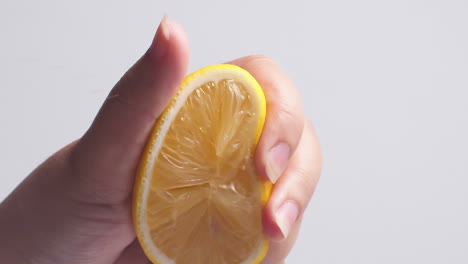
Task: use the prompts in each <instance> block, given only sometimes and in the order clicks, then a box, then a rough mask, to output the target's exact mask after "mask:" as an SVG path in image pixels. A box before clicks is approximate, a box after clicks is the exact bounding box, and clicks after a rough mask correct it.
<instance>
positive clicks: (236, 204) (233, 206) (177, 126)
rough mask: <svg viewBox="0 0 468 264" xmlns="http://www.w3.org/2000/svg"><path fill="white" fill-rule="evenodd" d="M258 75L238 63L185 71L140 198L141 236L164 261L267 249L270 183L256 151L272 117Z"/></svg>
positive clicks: (241, 255) (147, 160) (246, 258)
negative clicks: (266, 208)
mask: <svg viewBox="0 0 468 264" xmlns="http://www.w3.org/2000/svg"><path fill="white" fill-rule="evenodd" d="M265 113H266V103H265V96H264V94H263V92H262V89H261V87H260V85H259V84H258V83H257V81H256V80H255V79H254V78H253V77H252V76H251V75H250V74H249V73H248V72H247V71H245V70H243V69H241V68H239V67H237V66H234V65H227V64H223V65H213V66H208V67H206V68H203V69H201V70H199V71H196V72H195V73H193V74H191V75H189V76H188V77H186V79H185V80H184V81H183V83H182V85H181V87H180V88H179V90H178V92H177V94H176V96H175V97H174V98H173V100H172V101H171V103H170V104H169V106H168V107H167V108H166V110H165V111H164V113H163V114H162V115H161V117H160V118H159V120H158V121H157V123H156V125H155V128H154V130H153V132H152V134H151V137H150V140H149V142H148V145H147V147H146V150H145V151H144V153H143V156H142V160H141V163H140V168H139V171H138V175H137V179H136V182H135V191H134V197H133V220H134V225H135V229H136V234H137V237H138V239H139V241H140V244H141V246H142V248H143V250H144V251H145V253H146V255H147V256H148V258H149V259H150V260H151V261H152V262H153V263H158V264H188V263H190V264H235V263H239V264H251V263H259V262H260V261H261V260H262V259H263V258H264V256H265V254H266V251H267V248H268V241H267V239H266V238H265V236H264V234H263V231H262V209H263V207H264V205H265V203H266V201H267V199H268V197H269V195H270V192H271V187H272V186H271V183H270V182H268V181H266V180H263V179H261V178H259V177H258V175H257V174H256V172H255V167H254V161H253V158H254V152H255V148H256V145H257V143H258V140H259V137H260V134H261V132H262V128H263V124H264V122H265Z"/></svg>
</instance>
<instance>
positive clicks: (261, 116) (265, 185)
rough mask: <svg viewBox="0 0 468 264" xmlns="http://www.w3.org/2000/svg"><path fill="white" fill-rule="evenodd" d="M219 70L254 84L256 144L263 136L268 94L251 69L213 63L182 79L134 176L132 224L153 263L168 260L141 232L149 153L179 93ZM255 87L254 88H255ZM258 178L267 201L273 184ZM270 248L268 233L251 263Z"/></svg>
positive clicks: (150, 139)
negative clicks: (158, 257)
mask: <svg viewBox="0 0 468 264" xmlns="http://www.w3.org/2000/svg"><path fill="white" fill-rule="evenodd" d="M219 70H225V71H236V72H239V73H242V74H243V75H244V77H245V82H244V81H243V82H242V83H247V84H249V85H248V86H247V87H249V88H253V89H249V92H251V93H254V94H256V95H257V98H258V102H257V103H258V105H257V106H258V110H259V112H258V124H257V129H256V134H255V145H257V144H258V141H259V140H260V136H261V134H262V130H263V126H264V124H265V117H266V99H265V95H264V93H263V90H262V88H261V86H260V84H259V83H258V82H257V80H255V78H254V77H253V76H252V75H250V73H249V72H247V71H246V70H244V69H242V68H240V67H238V66H236V65H231V64H216V65H211V66H207V67H205V68H202V69H200V70H198V71H195V72H193V73H191V74H189V75H188V76H187V77H186V78H185V79H184V80H183V82H182V84H181V85H180V87H179V89H178V90H177V92H176V94H175V96H174V97H173V98H172V100H171V101H170V103H169V104H168V106H167V107H166V108H165V110H164V111H163V113H162V114H161V116H160V117H159V118H158V120H157V121H156V124H155V125H154V128H153V130H152V132H151V135H150V137H149V140H148V142H147V144H146V147H145V149H144V151H143V153H142V156H141V158H140V164H139V166H138V169H137V174H136V178H135V183H134V190H133V199H132V219H133V224H134V227H135V232H136V236H137V238H138V240H139V242H140V245H141V247H142V249H143V251H144V252H145V254H146V256H147V257H148V258H149V259H150V260H151V262H153V263H154V264H165V263H159V262H158V261H156V259H155V256H153V254H152V252H148V246H147V245H145V243H146V242H145V241H143V239H142V237H143V235H142V233H141V230H142V229H141V226H140V221H138V219H139V218H140V212H141V204H140V202H141V201H142V195H143V190H142V188H143V186H145V184H146V183H145V182H144V181H146V180H148V179H145V175H146V170H147V165H148V160H149V157H150V153H151V151H152V148H153V144H152V143H153V142H154V141H155V140H156V139H157V138H158V137H159V134H160V128H161V126H162V124H163V123H164V121H165V119H166V117H167V114H168V113H169V111H170V109H171V108H172V107H173V106H174V104H175V102H176V101H177V100H178V98H179V95H180V93H181V92H182V91H183V90H184V89H185V88H187V87H189V86H190V83H191V82H192V80H194V79H196V78H198V77H201V78H202V77H203V76H204V75H206V74H207V73H209V72H210V71H219ZM252 90H253V91H252ZM258 180H259V181H261V182H262V184H261V190H260V191H261V196H260V197H261V201H262V203H263V205H265V204H266V203H267V201H268V199H269V197H270V194H271V190H272V187H273V184H272V183H271V182H270V181H268V180H265V179H261V178H260V177H259V178H258ZM267 252H268V239H267V238H266V236H265V239H264V242H263V248H262V249H261V250H260V252H259V256H258V258H257V259H255V260H254V261H253V262H252V263H251V264H258V263H260V262H261V261H262V260H263V259H264V258H265V256H266V254H267Z"/></svg>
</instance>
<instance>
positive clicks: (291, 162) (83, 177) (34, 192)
mask: <svg viewBox="0 0 468 264" xmlns="http://www.w3.org/2000/svg"><path fill="white" fill-rule="evenodd" d="M188 57H189V52H188V42H187V38H186V35H185V33H184V32H183V29H182V27H181V26H180V25H178V24H176V23H175V22H173V21H169V20H165V19H164V20H163V21H162V22H161V25H160V26H159V28H158V31H157V32H156V35H155V38H154V40H153V43H152V44H151V46H150V48H149V49H148V51H147V52H146V53H145V54H144V55H143V56H142V58H141V59H140V60H139V61H138V62H137V63H136V64H135V65H134V66H133V67H132V68H131V69H130V70H129V71H128V72H127V73H126V74H125V75H124V76H123V77H122V79H121V80H120V81H119V82H118V83H117V84H116V86H115V87H114V88H113V89H112V91H111V92H110V94H109V96H108V98H107V99H106V101H105V102H104V104H103V106H102V108H101V110H100V111H99V113H98V115H97V117H96V119H95V120H94V122H93V124H92V125H91V127H90V128H89V130H88V131H87V132H86V134H85V135H84V136H83V137H82V138H81V139H79V140H77V141H75V142H73V143H71V144H70V145H68V146H66V147H65V148H63V149H62V150H60V151H58V152H57V153H56V154H54V155H53V156H52V157H50V158H49V159H48V160H47V161H45V162H44V163H43V164H42V165H41V166H39V167H38V168H37V169H36V170H34V171H33V172H32V173H31V175H29V176H28V177H27V178H26V179H25V180H24V182H22V183H21V184H20V185H19V186H18V187H17V188H16V190H15V191H14V192H13V193H11V194H10V196H8V197H7V198H6V199H5V200H4V201H3V202H2V203H1V204H0V245H1V246H0V256H2V257H1V258H2V263H3V262H4V263H38V264H46V263H47V264H48V263H68V264H77V263H86V264H90V263H91V264H98V263H118V264H126V263H132V264H140V263H141V264H146V263H149V260H148V259H147V258H146V257H145V255H144V254H143V252H142V250H141V248H140V245H139V244H138V241H137V240H136V238H135V233H134V230H133V224H132V219H131V197H132V188H133V181H134V176H135V172H136V167H137V164H138V161H139V158H140V154H141V152H142V151H143V147H144V145H145V143H146V140H147V138H148V136H149V134H150V132H151V129H152V127H153V125H154V123H155V121H156V119H157V118H158V116H159V115H160V114H161V112H162V111H163V109H164V108H165V106H166V105H167V104H168V102H169V101H170V99H171V98H172V96H173V95H174V93H175V91H176V89H177V87H178V85H179V84H180V83H181V81H182V79H183V77H184V76H185V74H186V71H187V65H188ZM230 63H232V64H237V65H239V66H241V67H243V68H245V69H246V70H248V71H249V72H250V73H251V74H252V75H253V76H254V77H255V78H256V79H257V80H258V81H259V83H260V84H261V85H262V87H263V88H264V92H265V96H266V98H267V103H268V105H267V107H268V108H267V111H268V112H267V120H266V124H265V128H264V132H263V134H262V137H261V139H260V143H259V145H258V148H257V153H256V165H257V169H258V171H259V173H260V174H261V175H262V176H264V177H268V178H270V179H271V180H272V181H273V182H276V184H275V186H274V189H273V192H272V195H271V198H270V200H269V202H268V204H267V206H266V208H265V213H264V230H265V232H266V234H267V235H268V236H269V237H270V238H271V240H272V242H271V245H270V250H269V253H268V255H267V257H266V259H265V260H264V261H263V262H262V263H268V264H280V263H284V259H285V258H286V256H287V254H288V252H289V251H290V249H291V247H292V246H293V244H294V241H295V239H296V236H297V234H298V232H299V228H300V222H301V220H302V213H303V211H304V209H305V208H306V206H307V203H308V201H309V199H310V197H311V196H312V193H313V190H314V188H315V186H316V184H317V181H318V178H319V174H320V166H321V158H320V152H319V147H318V143H317V139H316V137H315V133H314V131H313V128H312V125H311V124H310V122H308V121H306V119H305V117H304V113H303V109H302V104H301V101H300V96H299V94H298V93H297V91H296V89H295V87H294V85H293V84H292V83H291V82H290V81H289V80H288V78H287V76H286V75H285V74H284V73H283V72H282V71H281V70H280V69H279V68H278V66H277V65H276V64H275V63H274V62H273V61H272V60H271V59H269V58H266V57H263V56H250V57H245V58H241V59H238V60H235V61H233V62H230ZM275 146H276V147H275Z"/></svg>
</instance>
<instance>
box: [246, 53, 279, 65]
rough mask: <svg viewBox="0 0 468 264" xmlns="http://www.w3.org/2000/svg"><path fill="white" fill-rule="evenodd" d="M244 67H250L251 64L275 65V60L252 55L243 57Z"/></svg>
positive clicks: (264, 56) (261, 55)
mask: <svg viewBox="0 0 468 264" xmlns="http://www.w3.org/2000/svg"><path fill="white" fill-rule="evenodd" d="M245 60H246V66H250V65H251V64H254V63H255V64H257V63H265V64H270V65H277V64H276V62H275V60H274V59H273V58H271V57H269V56H266V55H263V54H254V55H249V56H247V57H245Z"/></svg>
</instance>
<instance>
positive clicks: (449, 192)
mask: <svg viewBox="0 0 468 264" xmlns="http://www.w3.org/2000/svg"><path fill="white" fill-rule="evenodd" d="M165 12H167V13H168V15H169V17H170V18H172V19H174V20H177V21H179V22H180V23H182V24H183V25H184V26H185V28H186V30H187V33H188V36H189V38H190V44H191V53H192V54H191V65H190V70H191V71H193V70H195V69H198V68H200V67H203V66H206V65H209V64H215V63H221V62H224V61H226V60H230V59H234V58H236V57H240V56H244V55H249V54H257V53H260V54H265V55H268V56H271V57H272V58H274V59H275V60H277V61H278V62H279V63H280V64H281V66H282V67H283V69H284V70H285V71H286V72H287V73H288V74H289V75H290V76H291V78H292V79H293V80H294V82H295V83H296V85H297V87H298V89H299V90H300V92H301V94H302V96H303V100H304V102H305V109H306V112H307V115H308V117H309V118H310V119H311V120H312V121H313V122H314V124H315V126H316V128H317V131H318V134H319V137H320V140H321V144H322V147H323V152H324V170H323V175H322V179H321V182H320V184H319V187H318V189H317V191H316V193H315V196H314V198H313V199H312V201H311V203H310V205H309V207H308V209H307V212H306V217H305V220H304V224H303V228H302V230H301V234H300V237H299V240H298V241H297V244H296V246H295V248H294V250H293V251H292V252H291V254H290V256H289V258H288V264H294V263H296V264H302V263H369V264H371V263H372V264H374V263H468V212H467V211H468V195H467V188H468V139H467V136H468V1H466V0H459V1H456V0H444V1H443V0H439V1H430V0H425V1H423V0H419V1H418V0H393V1H375V0H367V1H365V0H354V1H347V0H327V1H319V0H316V1H306V0H304V1H291V0H290V1H271V0H270V1H248V0H244V1H240V0H236V1H215V0H212V1H207V0H198V1H193V0H191V1H188V0H187V1H143V0H142V1H116V0H113V1H94V0H93V1H91V0H81V1H62V0H60V1H59V0H56V1H52V0H43V1H32V0H29V1H26V0H6V1H5V0H2V1H1V2H0V91H1V93H0V123H1V129H0V170H1V171H0V200H2V199H3V198H5V197H6V196H7V195H8V193H9V192H10V191H12V190H13V189H14V187H15V186H16V185H17V184H18V183H19V182H20V181H21V180H22V179H23V178H24V177H25V176H26V175H27V174H28V173H29V172H30V171H31V170H32V169H34V168H35V167H36V166H37V165H39V164H40V163H41V162H42V161H43V160H44V159H46V158H47V157H48V156H49V155H51V154H52V153H53V152H55V151H56V150H57V149H59V148H60V147H62V146H64V145H65V144H67V143H68V142H70V141H72V140H74V139H76V138H78V137H80V136H81V135H82V134H83V133H84V132H85V130H86V129H87V127H88V126H89V125H90V123H91V121H92V119H93V117H94V115H95V114H96V112H97V110H98V109H99V107H100V105H101V103H102V101H103V100H104V98H105V97H106V95H107V93H108V92H109V90H110V89H111V88H112V86H113V85H114V84H115V83H116V82H117V81H118V79H119V78H120V76H121V75H122V74H123V73H124V72H125V71H126V70H127V69H128V68H129V67H130V66H131V65H132V64H133V63H134V62H135V61H136V60H137V59H138V58H139V56H140V55H141V54H142V53H143V52H144V51H145V49H146V48H147V47H148V45H149V44H150V42H151V39H152V37H153V34H154V32H155V30H156V28H157V26H158V23H159V21H160V19H161V18H162V16H163V14H164V13H165Z"/></svg>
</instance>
